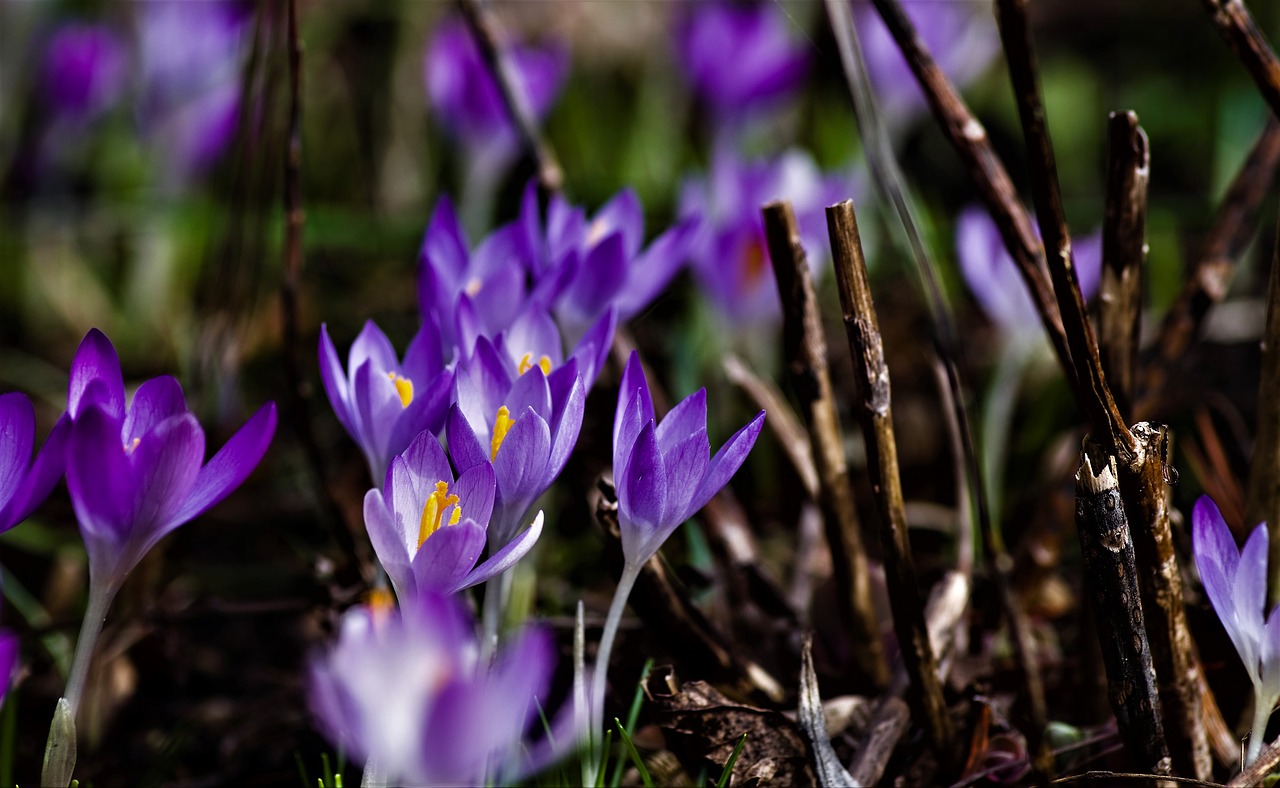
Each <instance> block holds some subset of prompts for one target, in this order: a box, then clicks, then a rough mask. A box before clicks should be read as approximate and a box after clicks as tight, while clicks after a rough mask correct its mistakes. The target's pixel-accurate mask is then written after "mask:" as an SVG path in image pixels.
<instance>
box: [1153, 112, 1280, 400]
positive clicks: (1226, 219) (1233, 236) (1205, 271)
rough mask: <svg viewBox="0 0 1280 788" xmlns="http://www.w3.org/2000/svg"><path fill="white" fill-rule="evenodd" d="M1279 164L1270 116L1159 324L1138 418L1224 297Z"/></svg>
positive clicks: (1277, 128) (1279, 144)
mask: <svg viewBox="0 0 1280 788" xmlns="http://www.w3.org/2000/svg"><path fill="white" fill-rule="evenodd" d="M1278 164H1280V121H1277V120H1276V119H1275V118H1274V117H1269V118H1267V124H1266V127H1265V128H1264V129H1263V130H1262V134H1261V135H1259V136H1258V139H1257V141H1256V142H1254V144H1253V148H1252V149H1251V150H1250V151H1249V155H1248V156H1247V157H1245V160H1244V163H1243V164H1242V165H1240V170H1239V172H1237V173H1236V177H1235V179H1234V180H1233V181H1232V182H1231V186H1230V187H1229V188H1228V189H1227V193H1226V196H1224V197H1223V198H1222V204H1221V205H1220V206H1218V213H1217V215H1216V216H1215V218H1214V222H1213V226H1212V227H1211V228H1210V230H1209V234H1208V235H1207V236H1206V237H1205V240H1204V243H1203V245H1202V246H1201V247H1200V251H1199V254H1198V256H1197V257H1196V261H1195V264H1194V265H1193V266H1192V268H1191V274H1190V276H1189V277H1188V278H1187V283H1186V285H1184V286H1183V288H1182V292H1181V293H1180V294H1179V295H1178V300H1177V301H1176V302H1175V303H1174V305H1173V306H1172V307H1170V309H1169V311H1168V313H1166V314H1165V317H1164V321H1163V322H1162V323H1161V325H1160V335H1159V336H1158V337H1157V338H1156V341H1155V354H1154V355H1153V357H1152V358H1151V359H1150V360H1149V361H1148V362H1147V363H1146V364H1145V365H1144V367H1143V371H1142V390H1143V398H1142V400H1141V401H1140V403H1139V405H1138V408H1137V410H1136V414H1137V417H1138V418H1145V417H1146V416H1147V415H1149V414H1150V413H1151V412H1152V411H1153V410H1155V408H1156V405H1157V403H1158V401H1159V399H1160V397H1161V395H1162V393H1163V390H1164V387H1165V383H1166V380H1167V378H1168V376H1169V370H1170V369H1172V368H1173V367H1174V365H1175V364H1177V363H1178V362H1179V361H1181V360H1182V359H1183V358H1184V357H1185V355H1186V352H1187V348H1189V347H1190V346H1191V343H1192V342H1193V341H1195V339H1196V338H1197V337H1198V336H1199V333H1200V326H1201V325H1202V324H1203V323H1204V318H1205V315H1207V314H1208V312H1209V308H1210V307H1212V306H1213V305H1214V304H1216V303H1218V302H1219V301H1221V300H1222V299H1223V298H1224V297H1226V295H1227V288H1228V286H1230V284H1231V278H1232V276H1233V275H1234V274H1235V270H1236V262H1237V261H1238V260H1239V258H1240V255H1241V254H1242V253H1243V252H1244V249H1245V247H1246V246H1247V245H1248V243H1249V240H1250V239H1251V238H1253V233H1254V230H1255V229H1256V227H1257V214H1258V207H1259V206H1260V205H1261V204H1262V199H1263V198H1264V197H1265V196H1266V194H1267V191H1268V190H1269V189H1270V188H1271V182H1272V180H1273V179H1274V177H1275V171H1276V166H1277V165H1278Z"/></svg>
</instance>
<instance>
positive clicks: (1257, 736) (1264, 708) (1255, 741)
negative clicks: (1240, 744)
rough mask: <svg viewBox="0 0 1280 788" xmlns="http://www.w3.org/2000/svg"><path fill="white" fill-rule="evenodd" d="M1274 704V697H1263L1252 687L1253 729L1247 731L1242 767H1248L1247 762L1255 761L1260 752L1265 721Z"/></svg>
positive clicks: (1268, 718)
mask: <svg viewBox="0 0 1280 788" xmlns="http://www.w3.org/2000/svg"><path fill="white" fill-rule="evenodd" d="M1275 705H1276V699H1275V697H1270V698H1263V697H1262V693H1260V692H1258V688H1257V687H1256V686H1255V687H1254V689H1253V729H1252V731H1251V732H1250V733H1249V749H1248V750H1246V751H1245V755H1244V763H1243V764H1241V767H1242V768H1245V769H1247V768H1249V764H1251V763H1253V762H1254V761H1256V760H1257V759H1258V754H1259V753H1261V752H1262V745H1263V744H1265V743H1266V742H1265V741H1264V739H1266V737H1267V722H1268V721H1269V720H1270V719H1271V709H1272V707H1274V706H1275Z"/></svg>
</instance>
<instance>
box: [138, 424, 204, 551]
mask: <svg viewBox="0 0 1280 788" xmlns="http://www.w3.org/2000/svg"><path fill="white" fill-rule="evenodd" d="M132 452H133V453H132V456H131V457H130V460H131V462H132V466H133V467H132V471H133V474H132V475H133V493H134V495H135V496H136V504H135V505H134V521H133V523H132V527H133V528H134V529H137V530H136V531H135V533H138V534H140V535H141V536H142V539H143V541H142V544H143V545H144V547H143V548H142V549H141V550H139V552H138V557H139V558H141V557H142V554H143V553H145V552H146V550H147V549H149V548H150V546H151V545H152V544H154V543H155V542H156V541H159V539H160V537H161V536H163V535H164V534H166V533H168V532H169V531H170V530H172V529H174V528H177V527H178V526H179V525H181V524H182V523H184V522H186V519H182V520H180V519H178V518H177V517H175V516H174V515H175V514H176V513H177V512H178V511H180V510H181V509H182V508H184V506H185V503H186V501H187V499H188V494H189V493H190V492H191V490H192V487H193V486H194V485H195V483H196V478H197V476H198V475H199V473H200V463H201V462H202V461H203V460H204V430H202V429H200V422H198V421H196V417H195V416H193V415H191V414H190V413H182V414H179V415H177V416H172V417H170V418H169V419H166V420H165V421H162V422H160V424H158V425H156V427H155V428H154V429H152V430H151V431H150V432H148V433H147V434H146V436H145V437H143V438H142V440H141V441H139V442H138V444H137V446H136V448H133V449H132ZM187 519H190V518H187Z"/></svg>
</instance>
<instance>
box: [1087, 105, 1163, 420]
mask: <svg viewBox="0 0 1280 788" xmlns="http://www.w3.org/2000/svg"><path fill="white" fill-rule="evenodd" d="M1107 139H1108V143H1109V144H1108V148H1109V155H1108V157H1107V191H1106V208H1105V211H1104V216H1103V221H1102V283H1101V285H1100V287H1099V290H1098V301H1099V303H1100V308H1099V310H1098V342H1099V346H1100V347H1099V351H1100V353H1101V354H1102V371H1103V372H1104V373H1105V374H1106V376H1107V381H1108V382H1109V383H1110V384H1111V393H1112V395H1113V396H1115V398H1116V406H1117V407H1118V408H1119V409H1120V412H1121V414H1122V415H1125V416H1127V415H1129V414H1130V413H1131V412H1132V405H1133V395H1134V391H1133V383H1134V376H1135V374H1136V372H1137V361H1138V323H1139V318H1140V317H1141V315H1142V261H1143V259H1144V258H1145V257H1146V252H1147V244H1146V230H1147V182H1148V180H1149V177H1150V165H1151V153H1150V150H1149V149H1148V146H1147V134H1146V132H1144V131H1143V130H1142V127H1141V126H1139V125H1138V116H1137V115H1136V114H1134V113H1133V112H1113V113H1111V116H1110V117H1109V118H1108V120H1107Z"/></svg>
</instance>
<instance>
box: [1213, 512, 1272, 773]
mask: <svg viewBox="0 0 1280 788" xmlns="http://www.w3.org/2000/svg"><path fill="white" fill-rule="evenodd" d="M1267 538H1268V535H1267V525H1266V523H1260V524H1259V525H1258V526H1256V527H1255V528H1254V529H1253V533H1251V534H1250V535H1249V538H1248V540H1247V541H1245V544H1244V549H1243V550H1239V549H1237V548H1236V541H1235V538H1234V537H1233V536H1232V535H1231V530H1230V529H1229V528H1228V527H1227V524H1226V522H1225V521H1223V519H1222V514H1221V513H1220V512H1219V511H1218V507H1217V505H1216V504H1214V502H1213V501H1212V500H1210V498H1209V497H1208V496H1201V497H1200V500H1198V501H1196V508H1195V511H1194V512H1193V513H1192V518H1191V547H1192V552H1193V553H1194V554H1195V561H1196V570H1197V571H1198V572H1199V573H1200V580H1201V582H1203V583H1204V590H1205V593H1206V594H1207V595H1208V597H1209V602H1210V603H1211V604H1212V605H1213V610H1214V612H1215V613H1217V614H1218V619H1219V620H1220V621H1221V622H1222V627H1223V629H1225V630H1226V631H1227V636H1228V637H1230V638H1231V643H1232V644H1233V645H1234V646H1235V647H1236V651H1237V652H1238V653H1239V654H1240V660H1241V662H1243V663H1244V669H1245V672H1247V673H1248V674H1249V679H1250V680H1251V681H1252V682H1253V698H1254V712H1253V734H1252V735H1251V736H1250V737H1249V749H1248V752H1247V754H1246V755H1245V760H1244V763H1245V765H1246V766H1247V765H1248V764H1250V763H1252V762H1253V761H1254V759H1256V758H1257V757H1258V753H1259V752H1261V750H1262V745H1263V737H1264V736H1265V734H1266V731H1267V720H1269V719H1270V717H1271V709H1272V708H1274V707H1275V705H1276V701H1277V700H1280V612H1278V611H1277V610H1276V609H1272V611H1271V613H1270V615H1267V616H1266V617H1265V618H1264V616H1263V614H1264V613H1265V612H1266V605H1267Z"/></svg>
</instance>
